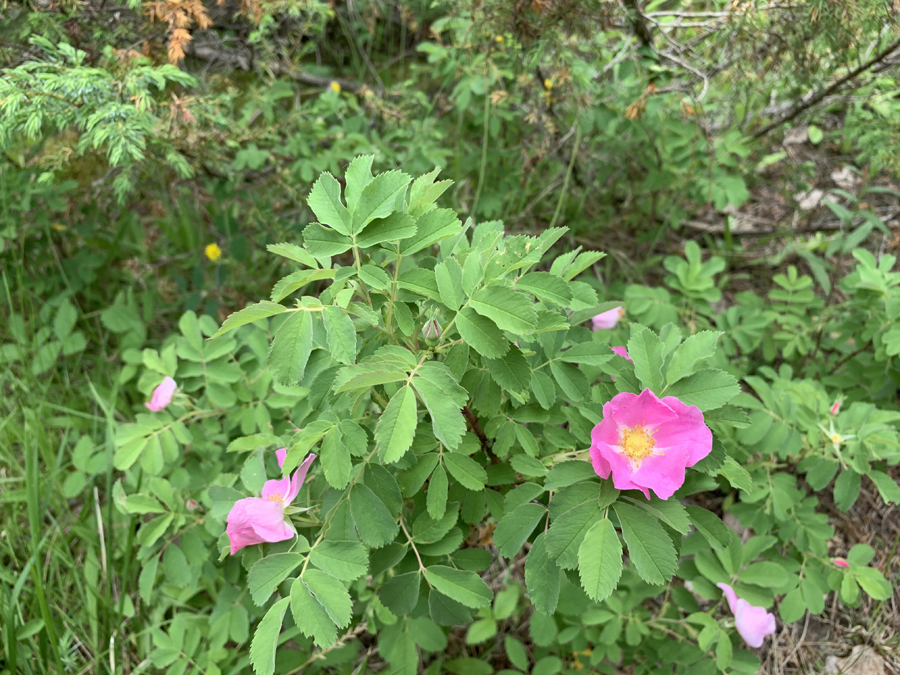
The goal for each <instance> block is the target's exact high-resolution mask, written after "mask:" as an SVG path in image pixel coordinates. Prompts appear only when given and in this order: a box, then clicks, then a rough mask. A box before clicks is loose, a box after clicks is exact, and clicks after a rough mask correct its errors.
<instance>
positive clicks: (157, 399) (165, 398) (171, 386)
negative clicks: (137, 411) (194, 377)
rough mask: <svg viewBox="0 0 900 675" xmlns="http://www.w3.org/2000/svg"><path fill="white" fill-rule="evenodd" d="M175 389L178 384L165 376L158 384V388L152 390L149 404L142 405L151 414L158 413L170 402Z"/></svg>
mask: <svg viewBox="0 0 900 675" xmlns="http://www.w3.org/2000/svg"><path fill="white" fill-rule="evenodd" d="M176 389H178V384H177V383H176V382H175V380H173V379H172V378H171V377H169V376H168V375H167V376H166V377H165V379H163V381H162V382H160V384H159V386H158V387H157V388H156V389H154V390H153V396H152V397H151V398H150V402H149V403H145V404H144V405H145V406H147V408H148V409H149V410H152V411H153V412H159V411H160V410H162V409H163V408H165V407H166V406H167V405H169V403H171V402H172V396H173V395H174V394H175V390H176Z"/></svg>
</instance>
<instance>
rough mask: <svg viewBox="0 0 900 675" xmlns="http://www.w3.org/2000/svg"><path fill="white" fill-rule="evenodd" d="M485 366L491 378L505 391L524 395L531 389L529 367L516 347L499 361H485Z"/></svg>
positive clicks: (510, 349) (511, 348)
mask: <svg viewBox="0 0 900 675" xmlns="http://www.w3.org/2000/svg"><path fill="white" fill-rule="evenodd" d="M485 365H487V368H488V372H489V373H490V374H491V377H493V378H494V380H495V381H496V382H497V384H499V385H500V386H501V387H503V389H505V390H507V391H514V392H517V393H520V394H525V393H527V392H528V390H529V388H530V387H531V366H530V365H529V364H528V360H527V359H526V358H525V357H524V356H523V355H522V352H521V350H520V349H519V348H518V347H516V346H512V347H510V348H509V351H508V352H507V353H506V355H505V356H503V357H501V358H499V359H486V360H485Z"/></svg>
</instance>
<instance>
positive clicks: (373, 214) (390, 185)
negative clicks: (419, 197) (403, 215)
mask: <svg viewBox="0 0 900 675" xmlns="http://www.w3.org/2000/svg"><path fill="white" fill-rule="evenodd" d="M410 180H411V178H410V177H409V176H408V175H406V174H405V173H403V172H402V171H388V172H386V173H381V174H378V175H377V176H375V178H373V179H372V182H370V183H369V184H368V185H366V187H365V188H363V191H362V193H361V194H360V196H359V202H358V203H357V204H356V207H355V208H354V209H353V220H352V225H351V227H350V232H351V233H358V232H361V231H362V230H363V229H365V227H366V225H368V224H369V223H370V222H372V221H373V220H375V219H376V218H386V217H387V216H389V215H391V213H392V212H393V211H394V206H395V204H396V203H397V197H398V196H399V194H400V193H401V192H405V191H406V186H407V185H409V181H410Z"/></svg>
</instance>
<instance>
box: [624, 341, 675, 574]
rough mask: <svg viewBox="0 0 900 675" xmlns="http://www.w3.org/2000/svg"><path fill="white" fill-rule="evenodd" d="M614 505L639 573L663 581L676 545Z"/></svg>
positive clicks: (634, 511)
mask: <svg viewBox="0 0 900 675" xmlns="http://www.w3.org/2000/svg"><path fill="white" fill-rule="evenodd" d="M629 354H630V352H629ZM613 508H614V509H615V510H616V515H617V516H619V523H620V524H621V526H622V537H623V538H624V539H625V543H626V544H627V546H628V557H629V559H630V560H631V562H632V563H633V564H634V566H635V568H636V569H637V571H638V574H640V575H641V578H642V579H643V580H644V581H646V582H647V583H648V584H654V585H662V584H665V583H666V582H667V581H668V580H669V579H671V578H672V575H673V574H675V568H676V567H677V558H676V555H675V547H674V546H673V545H672V540H671V539H670V538H669V535H668V534H666V531H665V530H664V529H663V528H662V526H661V525H660V524H659V523H658V522H657V521H656V520H655V519H654V518H653V517H652V516H650V515H649V514H647V513H646V512H645V511H642V510H640V509H638V508H636V507H634V506H629V505H628V504H625V503H624V502H617V503H616V504H614V505H613Z"/></svg>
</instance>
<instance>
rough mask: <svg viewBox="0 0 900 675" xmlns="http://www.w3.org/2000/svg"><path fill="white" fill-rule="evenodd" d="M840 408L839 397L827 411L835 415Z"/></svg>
mask: <svg viewBox="0 0 900 675" xmlns="http://www.w3.org/2000/svg"><path fill="white" fill-rule="evenodd" d="M840 409H841V401H840V399H838V400H837V401H835V402H834V404H833V405H832V406H831V410H829V411H828V412H830V413H831V414H832V415H837V414H838V411H839V410H840Z"/></svg>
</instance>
